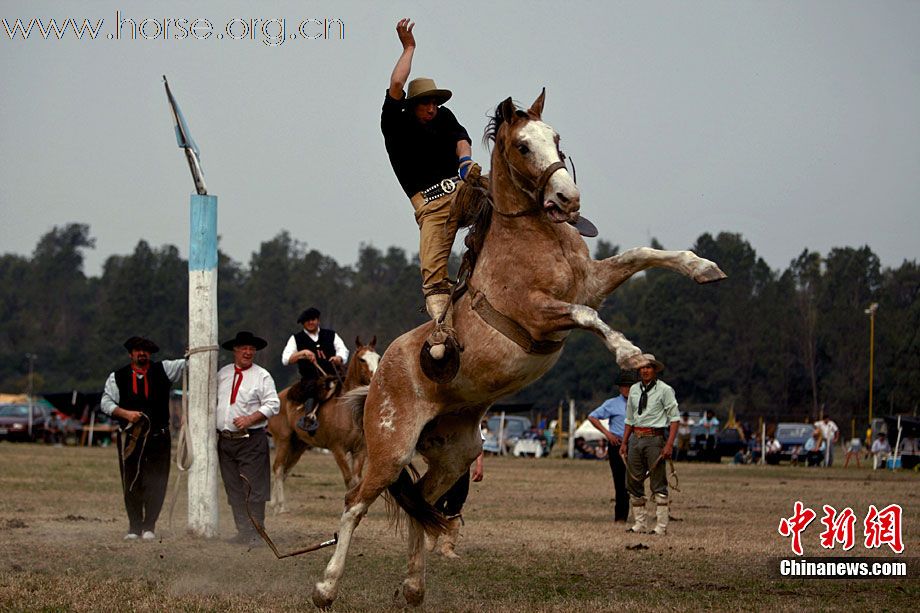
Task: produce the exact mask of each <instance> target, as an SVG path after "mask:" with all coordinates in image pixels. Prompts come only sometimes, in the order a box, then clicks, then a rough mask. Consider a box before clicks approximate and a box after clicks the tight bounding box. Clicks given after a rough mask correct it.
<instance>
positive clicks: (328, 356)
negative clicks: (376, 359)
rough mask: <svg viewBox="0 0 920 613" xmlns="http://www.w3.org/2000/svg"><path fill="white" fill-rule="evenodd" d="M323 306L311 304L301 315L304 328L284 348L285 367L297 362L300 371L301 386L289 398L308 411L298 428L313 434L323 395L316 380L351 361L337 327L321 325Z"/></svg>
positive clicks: (298, 319) (298, 321) (299, 420)
mask: <svg viewBox="0 0 920 613" xmlns="http://www.w3.org/2000/svg"><path fill="white" fill-rule="evenodd" d="M319 316H320V312H319V309H317V308H315V307H310V308H309V309H306V310H305V311H304V312H303V313H301V314H300V317H298V318H297V323H299V324H300V325H302V326H303V330H301V331H300V332H297V333H295V334H292V335H291V338H289V339H288V342H287V345H285V346H284V351H282V352H281V363H282V364H284V365H285V366H287V365H289V364H294V363H295V362H296V363H297V369H298V370H299V371H300V389H299V390H296V391H295V392H294V394H293V395H292V394H291V392H288V394H289V398H290V399H292V400H298V401H302V402H304V414H303V415H302V416H301V417H300V419H298V420H297V427H298V428H300V429H301V430H306V431H307V432H308V433H310V434H313V433H314V432H316V428H317V427H318V426H319V423H318V422H317V421H316V409H317V408H318V407H319V400H320V398H321V397H322V396H323V394H322V390H320V389H318V388H317V386H316V381H317V380H318V379H319V378H320V376H322V375H336V374H337V373H338V371H339V369H341V368H343V367H344V365H345V362H346V361H347V360H348V348H347V347H346V346H345V343H344V342H342V339H341V337H340V336H339V335H338V334H336V331H335V330H331V329H329V328H320V326H319Z"/></svg>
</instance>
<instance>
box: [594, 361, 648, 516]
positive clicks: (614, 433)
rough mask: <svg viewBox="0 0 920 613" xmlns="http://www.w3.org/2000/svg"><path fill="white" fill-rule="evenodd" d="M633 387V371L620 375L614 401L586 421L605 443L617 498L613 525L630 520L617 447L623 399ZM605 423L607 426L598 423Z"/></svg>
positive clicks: (623, 413) (623, 420) (623, 467)
mask: <svg viewBox="0 0 920 613" xmlns="http://www.w3.org/2000/svg"><path fill="white" fill-rule="evenodd" d="M634 383H636V375H635V374H633V372H632V371H626V370H623V371H620V377H619V378H618V379H617V387H618V388H619V391H620V394H619V395H618V396H616V397H615V398H610V399H608V400H605V401H604V403H603V404H602V405H601V406H599V407H597V408H596V409H594V410H593V411H591V413H590V414H589V415H588V421H590V422H591V424H592V425H593V426H594V427H595V428H597V429H598V430H600V431H601V432H602V433H603V435H604V437H605V438H606V439H607V461H608V462H609V463H610V473H611V474H612V475H613V490H614V495H615V496H616V498H615V502H614V507H613V521H615V522H625V521H626V520H627V519H628V518H629V494H628V493H627V491H626V464H624V463H623V458H622V457H621V456H620V444H621V443H622V442H623V428H624V426H625V423H626V399H627V398H628V397H629V388H630V387H632V385H633V384H634ZM602 419H606V420H607V426H606V427H604V424H603V423H602V422H601V420H602Z"/></svg>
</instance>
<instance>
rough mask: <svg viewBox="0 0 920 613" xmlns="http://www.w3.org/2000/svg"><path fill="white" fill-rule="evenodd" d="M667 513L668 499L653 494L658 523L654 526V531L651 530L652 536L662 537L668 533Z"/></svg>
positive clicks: (668, 517) (668, 516)
mask: <svg viewBox="0 0 920 613" xmlns="http://www.w3.org/2000/svg"><path fill="white" fill-rule="evenodd" d="M669 511H670V509H669V508H668V497H667V496H664V495H662V494H655V515H656V519H657V520H658V521H657V523H656V524H655V529H654V530H652V534H658V535H662V536H663V535H665V534H667V533H668V520H669V519H670V515H669V514H668V513H669Z"/></svg>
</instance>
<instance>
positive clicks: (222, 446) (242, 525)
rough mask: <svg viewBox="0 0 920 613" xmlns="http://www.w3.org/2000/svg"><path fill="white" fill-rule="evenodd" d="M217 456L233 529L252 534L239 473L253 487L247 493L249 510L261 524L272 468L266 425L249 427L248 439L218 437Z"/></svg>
mask: <svg viewBox="0 0 920 613" xmlns="http://www.w3.org/2000/svg"><path fill="white" fill-rule="evenodd" d="M217 458H218V460H219V462H220V476H221V478H222V479H223V481H224V490H225V491H226V492H227V502H228V503H229V504H230V508H231V509H232V510H233V521H234V523H235V524H236V529H237V530H238V531H240V532H243V533H252V532H254V529H253V527H252V524H251V523H250V521H249V516H248V515H247V514H246V493H247V487H246V484H245V482H244V481H243V478H242V477H240V475H242V476H243V477H245V478H246V479H247V480H248V481H249V485H250V487H252V491H251V492H250V493H249V502H250V510H251V511H252V512H253V515H255V517H256V520H257V521H259V523H262V524H264V523H265V503H266V502H267V501H268V500H269V498H271V467H270V464H269V454H268V436H267V435H266V434H265V428H257V429H254V430H250V431H249V436H248V437H247V438H238V439H225V438H218V439H217Z"/></svg>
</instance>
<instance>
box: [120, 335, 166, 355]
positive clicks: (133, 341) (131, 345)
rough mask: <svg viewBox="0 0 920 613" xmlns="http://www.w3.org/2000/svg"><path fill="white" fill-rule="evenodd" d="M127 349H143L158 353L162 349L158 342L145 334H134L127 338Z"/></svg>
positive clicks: (129, 350)
mask: <svg viewBox="0 0 920 613" xmlns="http://www.w3.org/2000/svg"><path fill="white" fill-rule="evenodd" d="M125 349H127V350H128V352H131V351H134V350H135V349H143V350H144V351H146V352H147V353H156V352H157V351H159V350H160V348H159V347H158V346H157V344H156V343H154V342H153V341H152V340H150V339H149V338H144V337H143V336H132V337H131V338H129V339H128V340H126V341H125Z"/></svg>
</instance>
